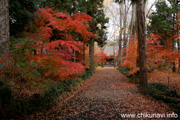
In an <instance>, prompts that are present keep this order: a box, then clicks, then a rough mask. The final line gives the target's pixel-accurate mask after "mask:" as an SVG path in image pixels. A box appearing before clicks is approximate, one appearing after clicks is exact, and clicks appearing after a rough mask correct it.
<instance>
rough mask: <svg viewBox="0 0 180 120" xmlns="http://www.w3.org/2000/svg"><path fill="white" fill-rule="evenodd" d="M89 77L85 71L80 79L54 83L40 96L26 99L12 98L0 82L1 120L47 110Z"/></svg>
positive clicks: (88, 71) (35, 95) (9, 91)
mask: <svg viewBox="0 0 180 120" xmlns="http://www.w3.org/2000/svg"><path fill="white" fill-rule="evenodd" d="M91 75H92V73H91V72H90V70H89V69H86V72H85V74H83V75H82V76H80V77H81V78H82V79H71V80H65V81H59V82H54V85H53V86H52V87H51V88H50V89H48V90H46V91H44V92H43V93H42V94H38V93H35V94H33V96H31V98H26V99H18V98H14V97H12V94H11V89H9V88H7V87H4V86H3V85H4V83H3V82H0V105H1V106H0V108H1V110H0V115H1V117H2V118H7V119H10V118H17V117H18V116H24V115H27V114H32V113H34V112H37V111H40V110H43V109H49V108H50V107H52V106H53V105H55V104H56V103H57V101H58V100H60V99H62V98H64V97H66V96H67V95H68V94H69V93H70V92H71V91H72V90H75V89H77V87H79V85H80V84H81V82H82V80H85V79H87V78H89V77H90V76H91Z"/></svg>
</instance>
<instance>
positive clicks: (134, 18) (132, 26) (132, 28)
mask: <svg viewBox="0 0 180 120" xmlns="http://www.w3.org/2000/svg"><path fill="white" fill-rule="evenodd" d="M136 24H137V10H136V3H133V4H132V17H131V24H130V25H129V28H130V29H129V33H130V38H135V34H136V32H137V28H136V27H137V25H136Z"/></svg>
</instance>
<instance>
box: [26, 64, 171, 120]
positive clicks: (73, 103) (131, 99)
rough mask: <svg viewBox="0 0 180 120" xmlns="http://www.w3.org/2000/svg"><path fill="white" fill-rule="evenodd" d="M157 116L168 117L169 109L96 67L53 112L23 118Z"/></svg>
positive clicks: (109, 70)
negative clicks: (165, 115)
mask: <svg viewBox="0 0 180 120" xmlns="http://www.w3.org/2000/svg"><path fill="white" fill-rule="evenodd" d="M157 113H159V114H167V113H172V110H171V109H170V108H168V107H167V106H166V105H165V104H164V103H159V102H158V101H155V100H152V99H151V98H149V97H146V96H143V95H141V94H139V92H138V88H137V86H136V85H135V84H133V83H130V82H129V79H128V78H127V77H125V76H124V75H122V74H121V73H120V72H119V71H118V70H116V69H114V68H111V67H105V68H98V69H97V70H96V72H95V74H94V75H93V76H92V77H90V79H88V80H87V81H85V82H84V83H83V85H82V86H81V87H80V89H79V90H78V91H76V92H74V93H73V94H72V95H71V96H70V97H68V98H67V99H65V100H64V101H61V102H59V103H58V104H57V105H56V106H54V107H53V108H52V109H50V110H48V111H43V112H41V113H36V114H34V115H31V116H26V119H121V118H122V114H136V115H138V114H144V115H145V114H157ZM140 117H141V119H145V117H143V116H142V115H141V116H140ZM23 119H24V118H23ZM126 119H128V118H126ZM162 119H166V118H162Z"/></svg>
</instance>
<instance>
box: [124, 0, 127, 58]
mask: <svg viewBox="0 0 180 120" xmlns="http://www.w3.org/2000/svg"><path fill="white" fill-rule="evenodd" d="M124 6H125V12H124V36H123V37H124V41H123V49H124V51H123V56H126V46H127V41H126V18H127V10H126V9H127V8H126V7H127V6H126V0H125V1H124Z"/></svg>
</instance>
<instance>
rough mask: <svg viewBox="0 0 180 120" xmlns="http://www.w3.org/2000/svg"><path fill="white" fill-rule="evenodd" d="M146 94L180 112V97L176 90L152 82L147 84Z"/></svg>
mask: <svg viewBox="0 0 180 120" xmlns="http://www.w3.org/2000/svg"><path fill="white" fill-rule="evenodd" d="M148 94H149V95H150V96H152V97H153V98H155V99H157V100H161V101H164V102H165V103H167V104H168V105H169V106H171V107H173V108H175V109H176V112H180V105H179V103H180V95H179V93H178V92H177V91H176V90H173V89H170V88H169V87H168V86H166V85H164V84H162V83H156V82H152V83H149V84H148Z"/></svg>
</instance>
